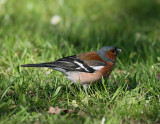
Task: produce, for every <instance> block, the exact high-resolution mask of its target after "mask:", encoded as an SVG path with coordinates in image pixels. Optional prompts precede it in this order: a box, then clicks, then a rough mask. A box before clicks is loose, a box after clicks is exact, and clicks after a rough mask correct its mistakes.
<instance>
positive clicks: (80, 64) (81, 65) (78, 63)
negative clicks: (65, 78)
mask: <svg viewBox="0 0 160 124" xmlns="http://www.w3.org/2000/svg"><path fill="white" fill-rule="evenodd" d="M74 63H76V64H77V65H79V66H80V67H81V68H83V69H84V70H86V71H88V69H87V68H85V67H84V66H83V64H82V63H80V62H77V61H74Z"/></svg>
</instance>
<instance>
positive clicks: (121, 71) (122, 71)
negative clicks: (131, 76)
mask: <svg viewBox="0 0 160 124" xmlns="http://www.w3.org/2000/svg"><path fill="white" fill-rule="evenodd" d="M116 73H122V74H125V73H126V71H124V70H116Z"/></svg>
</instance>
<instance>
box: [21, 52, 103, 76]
mask: <svg viewBox="0 0 160 124" xmlns="http://www.w3.org/2000/svg"><path fill="white" fill-rule="evenodd" d="M21 66H22V67H47V68H53V69H55V70H59V71H62V70H63V71H67V72H68V71H79V72H87V73H94V72H95V71H96V70H95V69H94V68H93V67H91V66H96V67H97V66H105V63H104V62H101V61H97V60H91V61H90V60H81V59H79V58H78V57H77V56H76V55H74V56H68V57H64V58H61V59H58V60H57V61H55V62H48V63H40V64H26V65H21Z"/></svg>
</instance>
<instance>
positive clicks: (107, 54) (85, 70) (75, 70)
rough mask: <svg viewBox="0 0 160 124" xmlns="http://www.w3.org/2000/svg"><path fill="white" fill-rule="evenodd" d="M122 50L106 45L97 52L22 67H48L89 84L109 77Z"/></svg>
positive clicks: (76, 80) (75, 80) (72, 79)
mask: <svg viewBox="0 0 160 124" xmlns="http://www.w3.org/2000/svg"><path fill="white" fill-rule="evenodd" d="M120 51H121V49H117V48H115V47H113V46H105V47H103V48H101V49H100V50H98V51H97V52H86V53H82V54H79V55H73V56H68V57H64V58H61V59H58V60H57V61H54V62H48V63H40V64H26V65H21V67H46V68H52V69H54V70H57V71H60V72H62V73H64V74H65V75H66V76H67V78H68V79H69V80H70V81H72V82H74V83H76V84H78V83H80V84H81V85H89V84H90V83H93V82H97V81H99V80H101V79H102V77H103V78H104V79H105V78H107V77H108V76H109V75H110V73H111V72H112V70H113V68H114V65H115V63H116V56H117V54H118V53H119V52H120Z"/></svg>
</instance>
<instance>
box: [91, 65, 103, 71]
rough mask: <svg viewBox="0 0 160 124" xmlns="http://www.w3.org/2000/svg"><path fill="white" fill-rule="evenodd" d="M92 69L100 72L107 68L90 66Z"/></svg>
mask: <svg viewBox="0 0 160 124" xmlns="http://www.w3.org/2000/svg"><path fill="white" fill-rule="evenodd" d="M90 67H91V68H93V69H94V70H97V71H98V70H100V69H102V68H104V67H105V66H90Z"/></svg>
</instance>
